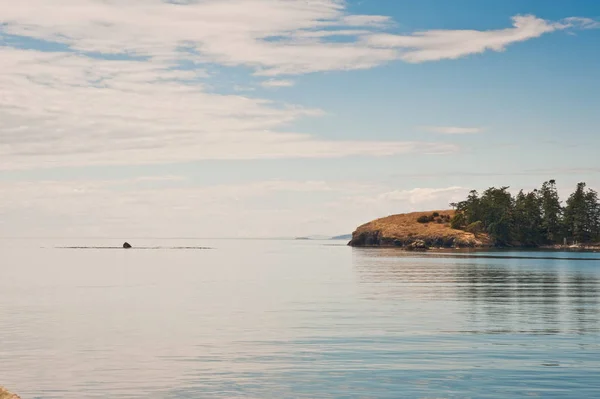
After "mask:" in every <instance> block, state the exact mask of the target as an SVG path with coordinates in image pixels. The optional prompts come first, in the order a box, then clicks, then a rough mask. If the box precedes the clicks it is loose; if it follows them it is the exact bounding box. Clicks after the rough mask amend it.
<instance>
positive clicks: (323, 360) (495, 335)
mask: <svg viewBox="0 0 600 399" xmlns="http://www.w3.org/2000/svg"><path fill="white" fill-rule="evenodd" d="M121 242H122V241H119V240H115V241H107V240H77V241H74V240H62V241H58V240H56V241H53V240H6V239H5V240H0V385H5V386H7V387H8V388H9V389H11V390H13V391H15V392H17V393H19V394H20V395H21V396H22V397H23V398H24V399H27V398H44V399H50V398H73V399H74V398H78V399H81V398H108V397H110V398H112V399H125V398H173V399H175V398H257V399H258V398H260V399H267V398H278V399H279V398H348V399H350V398H352V399H354V398H356V399H358V398H519V397H526V398H530V397H540V398H598V397H600V261H598V260H593V258H600V254H573V253H539V252H534V253H527V252H518V253H508V252H502V253H492V254H487V255H492V256H490V257H479V256H456V255H452V254H450V255H434V256H431V255H418V254H413V255H410V254H405V253H402V252H398V251H395V250H368V249H352V248H348V247H346V246H344V245H343V243H340V242H313V241H260V240H254V241H250V240H134V242H132V244H134V246H146V247H163V248H159V249H133V250H123V249H117V250H111V249H58V248H56V247H57V246H65V245H69V246H86V245H91V246H96V245H100V246H111V245H120V244H121ZM332 244H338V245H332ZM190 246H191V247H193V246H209V247H213V248H214V249H211V250H197V249H169V247H190ZM479 255H481V254H479ZM484 255H485V254H484ZM515 255H516V256H518V258H513V257H511V256H515ZM526 257H545V258H552V257H556V258H562V259H524V258H526ZM571 257H578V258H581V259H583V260H574V259H565V258H571ZM585 259H587V260H585Z"/></svg>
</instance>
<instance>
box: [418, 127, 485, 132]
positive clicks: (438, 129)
mask: <svg viewBox="0 0 600 399" xmlns="http://www.w3.org/2000/svg"><path fill="white" fill-rule="evenodd" d="M421 129H423V130H425V131H427V132H432V133H439V134H475V133H482V132H483V131H484V129H483V128H480V127H460V126H423V127H422V128H421Z"/></svg>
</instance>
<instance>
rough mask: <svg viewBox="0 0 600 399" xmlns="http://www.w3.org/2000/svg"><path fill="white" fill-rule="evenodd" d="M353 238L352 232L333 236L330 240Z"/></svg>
mask: <svg viewBox="0 0 600 399" xmlns="http://www.w3.org/2000/svg"><path fill="white" fill-rule="evenodd" d="M350 239H352V234H342V235H341V236H335V237H331V238H330V240H346V241H347V240H350Z"/></svg>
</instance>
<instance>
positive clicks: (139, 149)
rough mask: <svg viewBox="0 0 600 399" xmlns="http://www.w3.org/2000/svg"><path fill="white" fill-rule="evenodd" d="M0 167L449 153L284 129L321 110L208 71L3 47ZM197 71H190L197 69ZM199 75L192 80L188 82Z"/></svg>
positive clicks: (438, 147) (435, 147) (442, 148)
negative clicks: (231, 91) (224, 91)
mask: <svg viewBox="0 0 600 399" xmlns="http://www.w3.org/2000/svg"><path fill="white" fill-rule="evenodd" d="M0 71H1V72H0V85H1V87H2V88H3V90H2V95H0V117H1V118H2V121H3V127H2V130H1V133H0V134H1V141H0V169H5V170H6V169H22V168H36V167H52V166H80V165H100V164H144V163H162V162H184V161H191V160H200V159H257V158H293V157H300V158H322V157H344V156H350V155H372V156H386V155H394V154H402V153H408V152H423V153H439V152H452V151H456V150H457V148H456V147H455V146H453V145H449V144H443V143H438V144H436V143H432V144H427V143H419V142H379V141H327V140H320V139H318V138H315V137H312V136H309V135H306V134H299V133H284V132H281V131H280V129H281V127H282V126H285V125H287V124H289V123H291V122H293V121H295V120H297V119H299V118H303V117H314V116H319V115H321V114H322V112H321V111H319V110H315V109H306V108H302V107H298V106H292V105H286V104H275V103H272V102H270V101H267V100H262V99H255V98H248V97H244V96H238V95H219V94H216V93H212V92H209V91H206V90H205V89H204V83H203V79H204V76H205V73H204V72H200V73H198V72H195V71H183V72H181V73H180V71H172V70H168V69H165V68H164V65H162V64H160V63H149V62H143V61H131V60H129V61H108V60H99V59H91V58H87V57H81V56H77V55H73V54H67V53H43V52H38V51H33V50H29V51H24V50H18V49H11V48H0ZM192 74H193V75H192ZM190 78H193V79H199V81H198V82H196V83H195V84H192V85H190V84H187V83H185V82H182V81H181V80H182V79H184V80H187V79H190Z"/></svg>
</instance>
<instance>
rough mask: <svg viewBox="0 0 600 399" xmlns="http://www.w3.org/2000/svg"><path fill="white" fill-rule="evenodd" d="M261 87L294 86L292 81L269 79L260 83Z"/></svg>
mask: <svg viewBox="0 0 600 399" xmlns="http://www.w3.org/2000/svg"><path fill="white" fill-rule="evenodd" d="M261 85H262V86H263V87H292V86H294V81H292V80H278V79H271V80H265V81H264V82H262V83H261Z"/></svg>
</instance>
